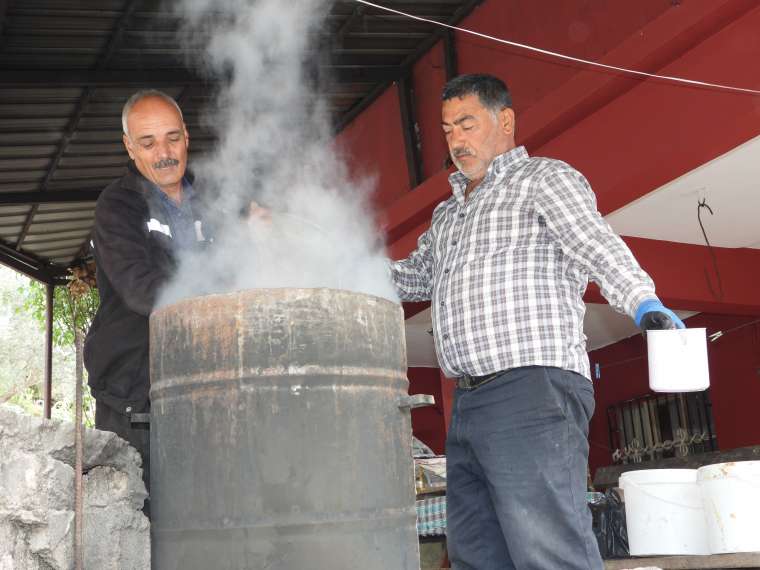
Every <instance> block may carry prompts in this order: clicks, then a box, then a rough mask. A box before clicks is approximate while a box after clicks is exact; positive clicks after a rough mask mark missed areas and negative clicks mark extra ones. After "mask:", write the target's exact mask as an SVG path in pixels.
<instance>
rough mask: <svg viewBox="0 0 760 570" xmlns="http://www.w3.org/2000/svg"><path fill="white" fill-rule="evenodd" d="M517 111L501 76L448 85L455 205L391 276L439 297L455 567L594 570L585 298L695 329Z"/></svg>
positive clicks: (436, 314)
mask: <svg viewBox="0 0 760 570" xmlns="http://www.w3.org/2000/svg"><path fill="white" fill-rule="evenodd" d="M511 107H512V103H511V97H510V95H509V91H508V90H507V87H506V85H505V84H504V83H503V82H502V81H501V80H499V79H497V78H495V77H492V76H488V75H464V76H460V77H457V78H455V79H453V80H452V81H450V82H449V83H448V84H447V85H446V87H445V88H444V91H443V130H444V133H445V135H446V140H447V142H448V146H449V151H450V154H451V158H452V160H453V161H454V164H455V165H456V167H457V168H458V171H457V172H455V173H454V174H452V175H451V176H450V177H449V182H450V184H451V188H452V196H451V197H450V198H449V199H448V200H446V201H444V202H442V203H441V204H439V205H438V206H437V207H436V209H435V211H434V212H433V219H432V223H431V226H430V229H429V230H428V231H426V232H425V233H424V234H423V235H422V236H421V237H420V238H419V241H418V245H417V249H416V250H415V251H413V252H412V253H411V254H410V255H409V257H408V258H407V259H404V260H401V261H396V262H393V263H392V267H391V270H392V275H393V280H394V282H395V284H396V287H397V289H398V292H399V295H400V297H401V299H402V300H404V301H422V300H428V299H429V300H431V311H432V317H433V329H434V337H435V346H436V351H437V354H438V360H439V362H440V364H441V368H442V370H443V371H444V373H445V374H446V375H447V376H449V377H451V378H455V379H456V381H457V390H456V392H455V397H454V410H453V415H452V421H451V426H450V428H449V433H448V437H447V441H446V457H447V500H448V506H447V511H448V513H447V516H448V521H447V525H448V530H447V534H448V539H449V540H448V547H449V556H450V558H451V561H452V563H453V567H454V568H458V569H476V570H487V569H497V568H498V569H499V570H503V569H511V568H516V569H520V570H523V569H542V570H546V569H555V568H557V569H558V568H562V569H564V570H575V569H578V570H580V569H584V570H588V569H592V570H598V569H601V568H602V567H603V566H602V561H601V558H600V556H599V551H598V548H597V545H596V540H595V538H594V535H593V532H592V530H591V516H590V513H589V510H588V508H587V506H586V493H585V492H586V469H587V464H588V439H587V437H588V423H589V420H590V419H591V415H592V414H593V410H594V392H593V387H592V384H591V381H590V373H589V362H588V356H587V354H586V343H585V338H586V337H585V335H584V334H583V315H584V311H585V306H584V304H583V300H582V295H583V293H584V291H585V290H586V286H587V284H588V280H589V279H592V280H594V281H595V282H596V283H598V284H599V286H600V288H601V291H602V294H603V295H604V296H605V298H606V299H607V300H608V301H609V303H610V305H611V306H612V307H614V308H615V309H616V310H618V311H620V312H624V313H627V314H628V315H630V316H632V317H633V318H634V319H635V321H636V324H637V325H638V326H640V327H641V328H642V329H644V330H646V329H653V328H660V329H662V328H674V327H683V326H684V325H683V323H682V322H681V321H680V320H679V319H678V317H677V316H676V315H675V314H674V313H673V312H672V311H670V310H668V309H666V308H665V307H664V306H663V305H662V304H661V303H660V301H659V300H658V299H657V297H656V296H655V291H654V284H653V283H652V280H651V279H650V277H649V276H648V275H647V274H646V273H645V272H644V271H643V270H642V269H641V267H639V265H638V263H637V262H636V260H635V259H634V257H633V255H632V254H631V252H630V250H629V249H628V247H627V246H626V245H625V243H624V242H623V241H622V240H621V239H620V238H619V237H618V236H617V235H615V234H614V233H613V232H612V230H611V229H610V227H609V226H608V225H607V223H606V222H605V221H604V219H603V218H602V216H601V215H600V214H599V212H598V211H597V209H596V200H595V197H594V194H593V192H592V190H591V188H590V186H589V184H588V182H587V181H586V179H585V178H584V177H583V175H582V174H581V173H579V172H578V171H577V170H575V169H573V168H572V167H571V166H569V165H567V164H565V163H564V162H561V161H558V160H552V159H547V158H535V157H529V156H528V153H527V152H526V150H525V148H524V147H516V145H515V136H514V135H515V115H514V112H513V110H512V108H511Z"/></svg>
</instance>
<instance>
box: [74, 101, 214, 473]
mask: <svg viewBox="0 0 760 570" xmlns="http://www.w3.org/2000/svg"><path fill="white" fill-rule="evenodd" d="M122 126H123V130H124V136H123V140H124V146H125V147H126V149H127V152H128V153H129V157H130V159H131V161H130V163H129V170H128V172H127V173H126V174H125V175H124V176H123V177H122V178H120V179H119V180H116V181H114V182H113V183H112V184H110V185H109V186H108V187H107V188H106V189H105V190H104V191H103V193H102V194H101V195H100V198H99V199H98V203H97V206H96V208H95V228H94V230H93V240H92V241H93V246H94V254H95V261H96V264H97V278H98V288H99V291H100V308H99V309H98V313H97V315H96V317H95V320H94V321H93V324H92V327H91V328H90V331H89V334H88V335H87V340H86V342H85V351H84V358H85V365H86V367H87V371H88V373H89V382H90V387H91V388H92V393H93V395H94V397H95V401H96V408H95V425H96V427H97V428H99V429H103V430H108V431H113V432H115V433H117V434H118V435H119V436H121V437H123V438H124V439H126V440H127V441H129V442H130V443H131V444H132V445H133V446H134V447H135V448H136V449H137V450H138V451H139V452H140V455H141V456H142V459H143V469H144V473H143V478H144V480H145V483H146V487H147V486H148V483H149V479H148V477H149V470H150V465H149V460H150V452H149V449H150V448H149V443H150V439H149V432H148V425H147V424H145V423H136V422H133V421H132V420H134V419H138V418H139V417H138V416H135V414H144V413H147V412H148V411H149V410H150V402H149V398H148V392H149V389H150V378H149V370H148V352H149V351H148V318H149V315H150V313H151V311H152V310H153V308H154V306H155V303H156V300H157V297H158V295H159V293H160V291H161V289H162V287H163V286H164V285H165V284H166V283H167V281H168V280H169V279H170V278H171V276H172V273H173V271H174V268H175V265H176V258H177V254H178V252H179V251H182V250H189V249H193V248H197V247H202V245H203V243H204V242H205V236H204V233H203V231H204V228H203V225H202V220H201V218H200V217H199V216H198V215H197V214H198V212H197V210H198V208H197V207H194V206H195V205H196V204H195V199H194V198H195V196H194V192H193V188H192V178H191V177H190V176H188V175H186V172H185V170H186V166H187V149H188V144H189V137H188V134H187V129H186V128H185V124H184V121H183V119H182V112H181V111H180V109H179V106H178V105H177V103H176V102H175V101H174V100H173V99H172V98H171V97H169V96H168V95H166V94H164V93H161V92H159V91H154V90H147V91H140V92H138V93H135V94H134V95H133V96H132V97H130V99H129V100H128V101H127V103H126V104H125V105H124V110H123V112H122Z"/></svg>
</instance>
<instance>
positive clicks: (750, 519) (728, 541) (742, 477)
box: [697, 461, 760, 554]
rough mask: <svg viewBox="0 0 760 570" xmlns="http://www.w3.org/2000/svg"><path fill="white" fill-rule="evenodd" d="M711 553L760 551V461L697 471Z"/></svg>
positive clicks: (717, 465) (704, 468)
mask: <svg viewBox="0 0 760 570" xmlns="http://www.w3.org/2000/svg"><path fill="white" fill-rule="evenodd" d="M697 484H698V485H699V488H700V491H701V494H702V503H703V505H704V509H705V518H706V520H707V538H708V543H709V547H710V553H711V554H723V553H729V552H758V551H760V461H737V462H734V463H718V464H716V465H707V466H705V467H702V468H700V469H698V470H697Z"/></svg>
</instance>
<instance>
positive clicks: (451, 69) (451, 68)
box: [443, 28, 459, 81]
mask: <svg viewBox="0 0 760 570" xmlns="http://www.w3.org/2000/svg"><path fill="white" fill-rule="evenodd" d="M443 62H444V65H445V66H446V81H450V80H452V79H454V78H455V77H456V76H457V75H459V71H458V70H459V66H458V62H457V44H456V36H455V35H454V30H451V29H448V28H447V29H446V31H445V32H444V33H443Z"/></svg>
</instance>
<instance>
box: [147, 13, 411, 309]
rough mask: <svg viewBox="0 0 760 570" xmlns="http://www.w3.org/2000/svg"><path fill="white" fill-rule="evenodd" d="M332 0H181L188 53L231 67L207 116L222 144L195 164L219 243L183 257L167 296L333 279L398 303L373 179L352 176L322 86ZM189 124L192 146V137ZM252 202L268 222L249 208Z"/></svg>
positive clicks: (222, 71)
mask: <svg viewBox="0 0 760 570" xmlns="http://www.w3.org/2000/svg"><path fill="white" fill-rule="evenodd" d="M329 5H330V2H329V1H327V0H287V1H284V0H225V1H224V2H218V1H217V0H180V1H179V3H178V5H177V10H178V13H179V14H180V15H181V16H182V18H183V20H184V22H185V25H184V27H183V37H184V41H185V42H186V45H187V46H188V47H191V48H193V50H192V51H193V53H197V54H199V56H198V58H197V59H196V60H195V61H193V62H191V63H192V64H194V65H195V66H196V67H198V68H200V69H202V70H205V71H206V72H208V73H209V74H210V75H212V76H214V77H216V78H219V77H222V78H223V80H222V82H221V85H222V86H221V88H220V89H219V91H218V92H217V93H216V96H215V98H214V104H213V106H212V107H211V108H210V109H208V110H207V112H208V116H207V117H206V120H207V121H208V124H209V125H210V126H211V128H212V129H213V130H214V131H215V133H216V134H217V135H218V138H219V142H218V145H217V146H216V148H215V149H214V151H213V152H212V153H211V154H210V155H208V156H207V157H206V158H205V159H204V160H203V161H202V162H201V163H198V162H197V161H196V163H194V164H191V165H190V167H191V168H192V169H193V171H194V173H195V174H196V177H197V179H196V181H195V183H194V188H195V189H196V191H197V192H202V193H203V196H204V198H206V201H207V202H208V203H207V204H206V208H204V212H217V215H216V216H215V217H214V218H215V219H212V220H211V222H212V223H211V226H213V227H214V228H215V229H214V233H215V236H216V239H215V243H214V244H213V245H212V246H211V247H209V248H208V249H207V250H205V251H203V252H202V253H199V254H193V255H185V256H184V257H183V258H182V259H181V260H180V266H179V269H178V274H177V276H176V278H175V279H173V280H172V282H171V283H170V284H169V285H168V286H167V288H166V290H165V291H164V293H163V295H162V298H161V300H160V302H159V305H164V304H168V303H172V302H175V301H177V300H179V299H182V298H186V297H193V296H197V295H202V294H206V293H212V292H229V291H235V290H241V289H251V288H259V287H332V288H339V289H346V290H351V291H356V292H362V293H368V294H372V295H378V296H381V297H385V298H387V299H391V300H394V301H397V296H396V293H395V290H394V288H393V285H392V283H391V281H390V276H389V273H388V268H387V261H386V258H385V255H384V251H383V247H382V238H381V236H380V235H379V232H378V230H377V229H376V226H375V224H374V222H373V219H372V215H371V212H370V210H369V207H368V194H369V186H370V184H369V183H364V184H357V183H356V182H349V179H348V176H347V172H346V167H345V164H344V162H343V161H342V159H341V157H340V156H339V155H338V153H337V150H336V147H335V143H334V140H333V135H332V132H331V130H330V124H329V116H328V114H327V112H326V104H325V100H324V98H323V97H322V96H320V94H319V89H317V82H316V81H315V80H314V79H313V77H314V76H316V74H315V73H314V72H315V71H316V70H315V65H316V64H315V63H309V62H314V61H317V60H318V58H316V57H314V50H315V47H316V44H317V43H318V40H319V38H320V36H321V35H322V36H323V35H324V34H325V33H326V32H325V30H324V29H323V23H324V18H325V16H326V15H327V13H328V10H329ZM192 136H193V134H192V133H190V145H191V147H192V144H193V142H192ZM251 200H255V201H256V202H258V203H260V204H262V205H264V206H266V207H267V208H269V209H270V210H271V212H272V214H271V221H270V222H268V223H266V222H262V221H261V220H252V221H251V220H248V219H247V218H245V217H244V216H240V211H241V209H245V208H246V207H247V205H248V204H249V203H250V201H251Z"/></svg>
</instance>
